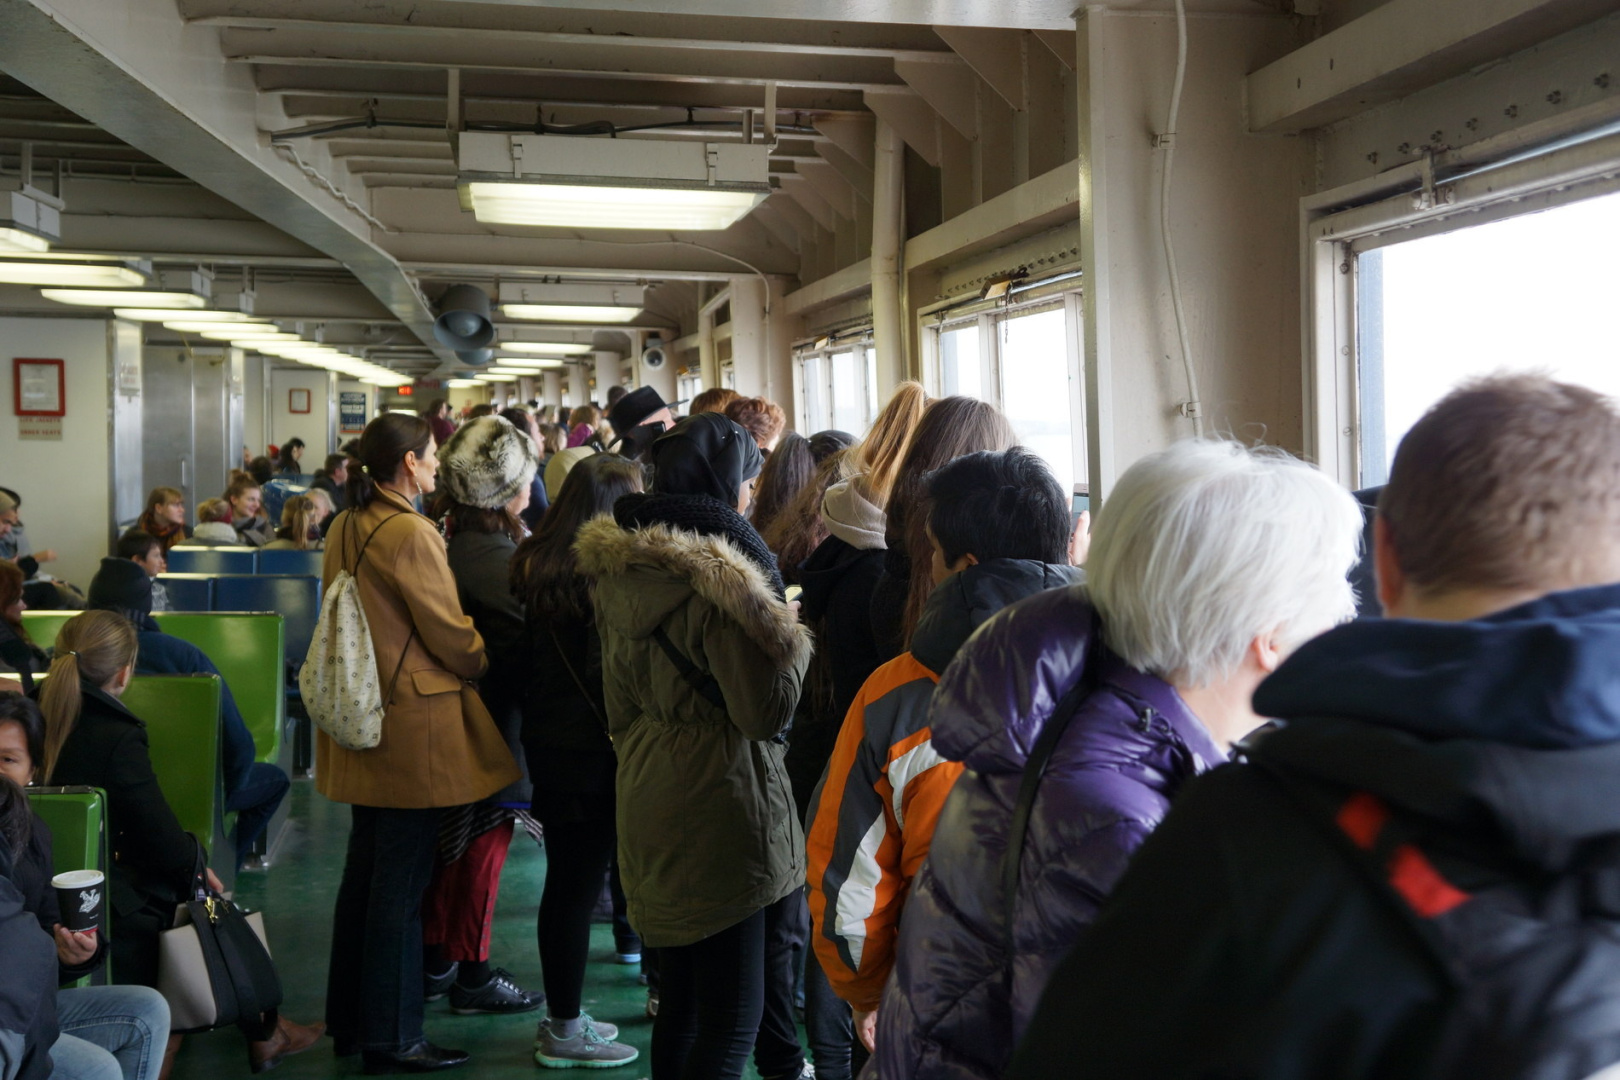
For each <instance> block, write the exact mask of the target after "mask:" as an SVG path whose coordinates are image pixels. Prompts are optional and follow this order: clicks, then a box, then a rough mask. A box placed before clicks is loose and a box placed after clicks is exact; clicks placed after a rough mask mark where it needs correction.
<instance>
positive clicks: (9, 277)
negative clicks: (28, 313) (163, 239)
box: [0, 261, 146, 289]
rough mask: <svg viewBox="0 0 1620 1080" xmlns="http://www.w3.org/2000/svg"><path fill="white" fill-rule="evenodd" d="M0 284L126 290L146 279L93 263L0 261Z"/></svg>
mask: <svg viewBox="0 0 1620 1080" xmlns="http://www.w3.org/2000/svg"><path fill="white" fill-rule="evenodd" d="M0 282H4V283H6V284H8V285H67V286H81V287H83V288H87V289H128V288H133V287H135V286H137V285H144V284H146V278H145V277H143V276H142V275H141V274H140V273H139V272H138V271H135V270H131V269H130V268H129V267H127V266H107V265H105V264H92V263H42V262H10V261H0Z"/></svg>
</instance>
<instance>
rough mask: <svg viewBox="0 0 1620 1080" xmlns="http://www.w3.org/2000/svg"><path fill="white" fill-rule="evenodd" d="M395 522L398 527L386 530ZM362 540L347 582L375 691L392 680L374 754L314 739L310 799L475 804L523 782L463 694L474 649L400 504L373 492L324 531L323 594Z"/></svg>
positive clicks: (468, 623) (429, 540) (419, 532)
mask: <svg viewBox="0 0 1620 1080" xmlns="http://www.w3.org/2000/svg"><path fill="white" fill-rule="evenodd" d="M395 514H398V515H400V516H398V517H394V518H392V520H389V518H390V516H391V515H395ZM385 521H386V524H384V522H385ZM378 526H381V528H380V529H379V530H378V531H377V533H376V535H375V536H373V535H372V530H374V529H378ZM368 536H370V537H371V543H370V545H369V546H368V547H366V549H365V558H364V560H363V561H362V563H361V565H360V572H359V576H358V578H357V580H358V581H359V586H360V606H361V607H362V608H364V609H365V613H366V621H367V622H368V623H369V624H370V625H371V639H372V643H373V645H374V646H375V649H376V654H377V674H378V677H379V678H380V679H381V680H382V685H383V690H384V692H385V693H386V692H387V689H388V685H389V682H390V681H391V680H393V676H394V671H395V670H396V669H398V671H399V678H398V680H397V682H395V684H394V692H393V696H392V698H391V699H389V704H388V705H387V710H386V712H385V713H384V714H383V725H382V742H381V743H379V744H378V745H377V746H375V747H373V748H371V749H370V750H345V749H344V748H343V747H341V746H339V745H337V743H335V742H333V741H332V739H331V738H330V737H329V736H328V735H327V734H326V733H325V732H324V731H320V730H317V731H316V733H315V786H316V789H317V790H318V791H320V793H321V794H322V795H325V796H326V797H327V798H328V799H332V800H333V801H335V802H346V803H354V804H355V805H358V806H386V807H395V808H401V809H418V808H423V807H431V806H461V805H463V804H465V803H473V802H477V801H478V800H480V799H482V798H485V797H486V796H488V795H492V794H494V793H495V792H497V791H499V790H500V789H501V788H503V787H505V786H506V785H508V784H510V783H512V782H513V781H515V780H517V779H518V778H519V777H520V776H521V775H522V773H521V771H520V770H519V769H518V766H517V762H516V761H514V760H513V759H512V752H511V750H509V749H508V748H507V745H506V741H505V740H504V739H502V738H501V734H500V731H499V730H497V729H496V727H495V722H494V721H493V720H491V719H490V715H489V712H488V710H486V709H485V708H484V703H483V702H482V701H481V700H479V697H478V691H477V689H476V688H475V687H474V685H473V682H472V680H474V679H477V678H478V677H479V676H480V675H482V674H483V673H484V669H485V667H486V664H485V661H484V641H483V639H482V638H481V637H479V636H478V631H477V630H474V629H473V624H472V619H470V618H468V617H467V615H466V614H464V613H463V612H462V610H461V602H460V600H458V599H457V595H456V583H455V580H454V579H453V578H452V577H451V576H450V566H449V563H448V562H446V561H445V553H444V540H443V538H441V537H440V536H439V534H438V531H437V530H435V529H434V527H433V523H432V522H431V521H429V520H428V519H427V518H425V517H423V516H422V515H421V514H418V513H416V512H415V511H414V510H412V509H411V506H410V504H409V503H407V502H406V501H405V500H404V499H403V498H401V497H399V496H398V495H395V494H393V493H392V492H387V491H379V493H378V497H377V498H376V499H375V500H373V501H372V503H371V505H370V506H368V507H366V508H365V509H364V510H361V511H358V512H356V511H347V510H346V511H344V512H343V513H341V514H339V515H338V517H337V520H336V521H334V522H333V523H332V528H331V531H330V533H329V535H328V536H327V542H326V561H325V564H324V566H323V568H322V574H321V577H322V581H323V583H324V586H325V587H330V586H331V584H332V579H333V578H334V577H336V576H337V572H338V570H339V569H343V570H347V571H349V572H350V573H351V574H352V573H354V570H355V562H356V557H357V556H358V554H359V552H360V548H361V545H362V544H363V543H364V542H365V539H366V538H367V537H368ZM413 628H414V629H415V635H414V636H413V635H412V629H413ZM402 655H403V657H404V663H403V665H402V664H401V662H400V660H401V656H402Z"/></svg>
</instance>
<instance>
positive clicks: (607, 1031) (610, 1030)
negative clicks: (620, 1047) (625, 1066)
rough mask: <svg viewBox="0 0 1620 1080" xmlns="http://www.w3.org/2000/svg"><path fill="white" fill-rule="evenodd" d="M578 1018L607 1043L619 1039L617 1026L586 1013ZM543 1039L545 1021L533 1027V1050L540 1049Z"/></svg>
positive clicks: (544, 1035)
mask: <svg viewBox="0 0 1620 1080" xmlns="http://www.w3.org/2000/svg"><path fill="white" fill-rule="evenodd" d="M579 1018H580V1019H581V1020H583V1021H585V1023H587V1024H589V1025H590V1026H591V1027H592V1028H595V1029H596V1033H597V1034H598V1035H600V1036H602V1038H604V1039H606V1040H607V1041H608V1042H612V1041H613V1040H614V1039H617V1038H618V1037H619V1025H618V1024H610V1023H608V1022H607V1021H606V1020H598V1019H596V1018H595V1017H593V1016H592V1015H591V1014H590V1013H588V1012H582V1013H580V1014H579ZM545 1037H546V1021H545V1020H541V1021H540V1022H539V1023H538V1024H536V1025H535V1027H534V1048H535V1049H536V1050H538V1049H540V1043H541V1041H542V1040H543V1039H545Z"/></svg>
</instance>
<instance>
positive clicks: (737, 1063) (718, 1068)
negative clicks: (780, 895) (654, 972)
mask: <svg viewBox="0 0 1620 1080" xmlns="http://www.w3.org/2000/svg"><path fill="white" fill-rule="evenodd" d="M797 896H798V894H797V893H795V894H793V895H792V896H789V897H787V898H786V899H784V900H779V901H777V902H776V903H775V904H772V905H771V906H770V907H767V908H762V909H761V910H759V911H756V912H754V913H753V914H752V915H750V916H748V918H746V919H744V920H743V921H742V922H740V923H737V924H736V925H735V926H728V927H727V928H726V929H724V930H722V931H720V932H719V933H717V934H711V935H710V936H708V937H706V938H704V939H703V940H702V941H699V942H696V943H694V944H691V945H681V946H679V947H676V948H664V949H659V950H658V966H659V982H660V993H659V1005H658V1018H657V1020H656V1021H655V1022H654V1024H653V1042H652V1075H653V1080H737V1078H738V1077H740V1076H742V1074H743V1068H744V1067H745V1066H746V1065H747V1063H748V1053H749V1051H750V1050H753V1049H754V1042H755V1039H756V1037H757V1038H758V1040H759V1043H760V1045H759V1055H758V1056H759V1057H760V1058H764V1059H766V1060H765V1062H764V1063H761V1064H762V1065H763V1067H762V1068H761V1074H762V1075H765V1076H775V1075H777V1072H776V1066H777V1064H780V1065H781V1066H783V1068H782V1072H783V1073H785V1074H787V1075H795V1074H796V1073H797V1071H798V1069H799V1068H802V1065H803V1061H804V1058H803V1055H802V1053H801V1052H800V1050H799V1044H798V1038H797V1035H796V1034H795V1033H794V1032H793V1029H792V1027H791V1024H792V1014H791V1012H790V1013H789V1014H788V1016H787V1022H788V1024H789V1025H790V1026H789V1027H788V1030H787V1031H786V1032H785V1033H784V1032H782V1031H780V1030H778V1027H779V1025H778V1024H777V1023H774V1022H773V1023H771V1024H768V1025H766V1026H765V1027H763V1028H762V1027H761V1023H760V1022H761V1020H762V1019H764V1018H765V1013H766V1008H765V998H766V996H767V995H766V986H765V983H766V948H767V945H766V943H767V940H768V939H769V938H770V936H771V935H772V934H775V933H777V932H778V927H779V924H780V922H781V920H783V919H791V918H792V917H793V915H792V913H793V905H794V904H795V902H796V898H797ZM774 1019H778V1018H773V1020H774ZM773 1059H780V1061H779V1062H778V1061H776V1060H773ZM793 1061H797V1062H798V1063H799V1065H798V1066H795V1065H793V1064H792V1062H793ZM766 1069H770V1070H771V1071H769V1072H766V1071H765V1070H766Z"/></svg>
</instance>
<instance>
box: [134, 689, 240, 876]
mask: <svg viewBox="0 0 1620 1080" xmlns="http://www.w3.org/2000/svg"><path fill="white" fill-rule="evenodd" d="M219 698H220V687H219V678H218V677H217V676H214V675H137V676H135V677H134V678H133V679H131V680H130V681H129V688H128V689H126V690H125V691H124V698H123V702H124V707H125V708H126V709H128V710H129V711H130V712H132V713H134V714H135V715H136V716H138V717H140V718H141V720H142V721H143V722H144V723H145V724H146V741H147V743H148V745H149V746H150V747H151V754H152V770H153V771H154V772H156V773H157V778H158V786H159V787H161V788H162V789H163V798H164V799H165V800H167V802H168V804H169V808H170V809H171V810H173V811H174V816H175V817H176V818H178V819H179V821H180V827H181V828H182V829H184V830H185V831H186V832H189V833H192V834H194V835H196V837H197V838H198V839H199V840H201V841H202V842H203V843H204V844H206V845H207V846H208V850H209V853H210V854H212V853H213V852H214V851H215V850H216V849H217V848H218V847H219V839H218V834H222V833H227V832H228V830H226V829H225V828H224V816H225V814H224V809H225V781H224V776H223V775H222V773H221V770H220V764H219Z"/></svg>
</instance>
